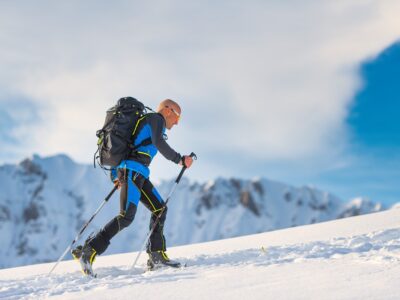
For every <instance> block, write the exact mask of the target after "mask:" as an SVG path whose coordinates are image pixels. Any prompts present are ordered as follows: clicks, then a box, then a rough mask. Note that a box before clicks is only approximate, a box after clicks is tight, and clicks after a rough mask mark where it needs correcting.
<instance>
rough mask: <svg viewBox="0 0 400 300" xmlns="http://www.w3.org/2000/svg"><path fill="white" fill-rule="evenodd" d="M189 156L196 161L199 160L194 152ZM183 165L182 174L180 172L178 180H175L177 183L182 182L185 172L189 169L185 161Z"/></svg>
mask: <svg viewBox="0 0 400 300" xmlns="http://www.w3.org/2000/svg"><path fill="white" fill-rule="evenodd" d="M189 156H190V157H191V158H193V159H194V160H197V156H196V154H194V152H192V153H190V155H189ZM182 163H183V167H182V170H181V172H180V173H179V175H178V178H176V180H175V182H176V183H179V181H181V178H182V176H183V173H185V171H186V169H187V167H186V166H185V161H182Z"/></svg>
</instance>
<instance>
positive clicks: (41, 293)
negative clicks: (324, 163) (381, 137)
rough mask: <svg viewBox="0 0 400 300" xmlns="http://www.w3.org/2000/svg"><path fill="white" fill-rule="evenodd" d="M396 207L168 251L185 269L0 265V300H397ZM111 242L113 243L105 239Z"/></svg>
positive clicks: (123, 259) (113, 260)
mask: <svg viewBox="0 0 400 300" xmlns="http://www.w3.org/2000/svg"><path fill="white" fill-rule="evenodd" d="M399 220H400V209H392V210H389V211H384V212H379V213H373V214H369V215H363V216H358V217H351V218H346V219H340V220H335V221H329V222H325V223H320V224H314V225H306V226H301V227H296V228H290V229H283V230H277V231H273V232H267V233H260V234H254V235H248V236H243V237H237V238H231V239H225V240H219V241H212V242H206V243H200V244H194V245H187V246H179V247H173V248H170V249H169V251H168V252H169V255H170V257H171V258H174V259H178V260H181V261H183V262H186V263H187V265H188V266H187V267H186V268H182V269H164V270H158V271H154V272H144V268H145V263H146V257H145V256H146V255H142V257H141V259H140V260H139V264H138V267H137V268H136V269H135V270H134V271H130V270H129V266H130V265H131V264H132V262H133V260H134V259H135V257H136V254H137V253H136V252H135V253H125V254H117V255H109V256H102V257H98V258H97V260H96V262H95V265H94V267H95V271H96V272H97V274H98V278H96V279H90V278H87V277H83V276H82V274H81V273H80V271H79V270H78V269H79V268H78V264H77V263H76V262H74V261H64V262H62V263H61V264H60V265H59V266H58V268H57V269H56V270H55V272H54V274H52V275H51V276H50V277H49V276H48V275H47V273H48V272H49V270H50V268H51V267H52V264H50V263H48V264H39V265H32V266H25V267H18V268H13V269H3V270H0V298H1V299H47V298H50V299H192V300H197V299H202V300H203V299H229V300H235V299H243V298H248V299H399V298H400V287H399V284H398V282H399V280H400V226H399ZM111 247H112V245H111Z"/></svg>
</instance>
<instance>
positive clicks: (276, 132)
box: [0, 1, 400, 173]
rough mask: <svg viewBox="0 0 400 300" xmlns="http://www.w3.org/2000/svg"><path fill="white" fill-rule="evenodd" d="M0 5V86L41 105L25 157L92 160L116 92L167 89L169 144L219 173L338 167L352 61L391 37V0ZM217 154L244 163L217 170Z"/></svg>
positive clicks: (156, 94) (149, 96) (153, 96)
mask: <svg viewBox="0 0 400 300" xmlns="http://www.w3.org/2000/svg"><path fill="white" fill-rule="evenodd" d="M0 8H1V9H0V11H1V12H0V20H1V21H0V28H1V32H0V43H1V45H2V48H1V49H0V64H1V65H2V66H4V67H3V68H2V70H1V71H0V84H1V86H3V87H4V86H7V89H8V90H9V91H10V92H15V93H20V94H22V95H24V96H25V97H27V98H30V99H32V101H34V102H35V103H36V104H37V105H39V106H41V107H43V109H42V110H40V112H39V114H40V118H41V119H42V120H45V122H42V123H41V125H40V126H38V128H36V130H35V132H33V133H32V134H33V135H35V140H36V144H35V145H33V146H32V148H31V150H32V151H37V152H39V153H41V154H50V153H56V152H66V153H68V154H70V155H72V156H73V157H74V158H75V159H78V160H79V161H89V159H90V157H91V153H92V152H93V151H94V147H95V146H94V145H95V140H96V139H95V136H94V133H95V131H96V130H97V129H98V128H99V127H100V126H101V124H102V122H103V118H104V112H105V110H106V108H108V107H109V106H111V105H112V104H113V102H114V101H116V100H117V99H118V98H119V97H121V96H125V95H133V96H136V97H138V98H139V99H142V100H143V101H145V102H146V104H148V105H151V106H153V107H155V106H156V104H157V102H158V101H159V100H162V99H164V98H166V97H170V98H172V99H176V100H178V101H180V102H181V104H182V107H183V115H182V126H181V127H177V128H176V130H175V129H174V132H173V133H171V140H170V141H171V143H173V145H176V147H177V149H181V151H183V152H184V151H187V152H190V151H191V150H192V149H196V151H197V152H199V153H201V154H202V157H204V158H206V160H207V161H209V162H210V168H212V165H213V164H214V165H215V166H218V165H219V167H218V170H220V172H225V171H224V170H226V172H227V173H229V172H231V173H232V172H235V171H234V170H235V168H237V167H238V166H240V168H245V167H246V163H245V162H252V161H259V162H263V163H265V164H268V163H274V162H285V163H288V162H293V163H299V162H300V163H301V164H305V165H308V166H310V165H311V166H315V167H316V168H320V167H321V166H324V167H326V168H331V167H334V165H341V164H345V163H346V161H347V159H348V158H346V157H345V156H344V153H346V151H347V147H348V146H349V137H348V128H347V127H346V123H345V119H346V116H347V114H348V110H349V107H350V105H351V101H352V97H353V95H354V94H355V92H356V91H357V89H359V88H360V86H361V84H362V82H361V81H360V78H359V75H358V73H357V72H358V66H359V64H360V63H361V62H362V61H364V60H366V59H367V58H371V57H373V56H374V55H377V54H378V53H379V52H380V51H381V50H382V49H384V48H385V47H387V46H388V45H389V44H391V43H393V42H394V41H395V40H396V39H397V38H398V37H399V35H400V19H398V16H397V14H396V12H398V11H399V9H400V3H399V2H398V1H379V2H378V1H346V2H343V1H342V2H337V1H335V2H332V1H329V2H328V1H326V2H325V1H324V2H316V1H301V2H300V1H297V2H293V1H292V2H290V3H289V2H282V1H250V2H246V3H245V4H244V3H241V2H239V1H219V2H217V3H216V2H213V1H209V2H201V3H193V2H187V1H167V2H165V1H158V2H157V3H154V2H152V3H151V4H143V3H140V4H139V3H135V2H131V1H119V2H117V3H113V4H109V3H108V2H107V1H85V2H81V1H68V3H65V2H64V3H54V2H52V1H38V2H35V4H31V3H29V2H25V3H23V2H19V3H11V2H9V3H2V4H0ZM20 126H21V128H24V126H25V128H26V129H27V126H28V125H23V124H21V125H20ZM43 136H46V137H47V138H46V139H43V138H42V137H43ZM221 156H227V158H229V159H228V161H232V160H233V159H237V158H242V157H243V159H241V160H242V162H238V164H237V165H236V164H231V165H232V166H227V165H223V166H222V165H221V163H220V161H221V159H220V158H221ZM332 162H334V163H332ZM229 170H230V171H229ZM159 171H160V172H162V170H159ZM216 172H218V171H216Z"/></svg>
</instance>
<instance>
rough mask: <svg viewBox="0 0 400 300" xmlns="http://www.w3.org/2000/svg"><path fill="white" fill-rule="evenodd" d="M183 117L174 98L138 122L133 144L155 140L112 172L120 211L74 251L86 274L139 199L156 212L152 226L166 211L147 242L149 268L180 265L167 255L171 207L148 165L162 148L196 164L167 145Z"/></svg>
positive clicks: (166, 153) (131, 214)
mask: <svg viewBox="0 0 400 300" xmlns="http://www.w3.org/2000/svg"><path fill="white" fill-rule="evenodd" d="M180 116H181V108H180V106H179V105H178V104H177V103H176V102H174V101H173V100H171V99H166V100H164V101H162V102H161V103H160V104H159V106H158V109H157V113H149V114H146V115H144V116H143V117H142V118H140V119H139V121H138V122H137V124H136V126H135V128H134V132H133V137H134V138H133V146H135V145H139V144H141V143H142V142H143V141H144V140H146V139H149V138H150V139H151V143H150V144H148V143H146V145H144V146H140V147H139V148H137V149H136V150H135V152H134V153H132V155H131V156H130V157H129V158H128V159H127V160H123V161H122V162H121V163H120V164H119V166H117V167H116V168H115V169H113V170H112V171H111V179H112V180H113V182H114V184H115V185H117V186H118V188H119V189H120V190H121V191H120V214H119V215H118V216H116V217H114V218H113V219H112V220H110V221H109V222H108V223H107V224H106V225H105V226H104V227H103V228H102V229H101V230H100V231H99V232H98V233H97V234H96V235H95V236H89V237H88V238H87V240H86V241H85V243H84V245H83V247H82V246H78V247H77V248H76V249H74V250H73V251H72V255H73V256H74V258H76V259H79V260H80V263H81V265H82V268H83V270H84V272H85V273H86V274H88V275H92V274H93V272H92V264H93V262H94V259H95V257H96V255H100V254H102V253H104V251H105V250H106V249H107V247H108V246H109V244H110V241H111V239H112V238H113V237H114V236H115V235H116V234H117V233H118V232H120V231H121V230H122V229H124V228H125V227H128V226H129V225H130V224H131V223H132V221H133V219H134V217H135V214H136V210H137V206H138V203H139V201H140V202H142V203H143V204H144V205H145V206H146V207H147V209H149V210H150V211H151V212H152V216H151V220H150V228H151V227H152V225H153V222H154V221H155V220H156V218H157V215H158V214H159V213H160V212H161V211H162V215H161V216H160V218H159V221H158V223H157V226H156V227H155V230H154V231H153V233H152V235H151V236H150V239H149V243H148V245H147V253H148V254H149V260H148V262H147V264H148V266H149V268H150V269H152V268H154V267H156V266H159V265H167V266H172V267H179V266H180V264H179V263H178V262H174V261H171V260H170V259H169V258H168V256H167V254H166V243H165V237H164V235H163V228H164V222H165V218H166V213H167V208H165V209H164V210H162V208H163V207H164V200H163V199H162V197H161V196H160V194H159V193H158V192H157V190H156V189H155V188H154V186H153V184H152V183H151V182H150V180H149V174H150V171H149V168H148V167H149V165H150V163H151V161H152V159H153V158H154V156H155V155H156V154H157V152H158V151H160V152H161V154H162V155H163V156H164V157H165V158H166V159H168V160H171V161H173V162H175V163H177V164H180V165H185V166H186V167H187V168H190V166H191V165H192V163H193V159H192V158H191V157H190V156H188V155H185V156H181V155H180V154H179V153H178V152H176V151H175V150H173V149H172V148H171V147H170V146H169V145H168V144H167V142H166V141H165V138H164V136H165V129H168V130H170V129H171V128H172V127H173V126H174V125H177V124H178V122H179V119H180Z"/></svg>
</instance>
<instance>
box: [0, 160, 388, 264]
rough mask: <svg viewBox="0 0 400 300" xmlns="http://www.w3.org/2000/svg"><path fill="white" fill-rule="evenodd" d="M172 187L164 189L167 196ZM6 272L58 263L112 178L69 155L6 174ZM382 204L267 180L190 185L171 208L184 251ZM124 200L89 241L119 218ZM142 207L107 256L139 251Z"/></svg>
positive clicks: (99, 220) (2, 175)
mask: <svg viewBox="0 0 400 300" xmlns="http://www.w3.org/2000/svg"><path fill="white" fill-rule="evenodd" d="M171 184H172V181H171V182H162V183H161V184H160V185H159V186H158V188H159V191H160V193H161V194H162V195H164V196H165V195H167V194H168V192H169V189H170V188H171ZM0 186H1V191H2V192H1V194H0V237H1V243H2V247H0V268H4V267H12V266H19V265H24V264H32V263H39V262H47V261H53V260H55V259H57V258H58V257H59V255H60V254H61V253H62V252H63V250H64V249H65V248H66V247H67V246H68V245H69V243H70V242H71V241H72V239H73V238H74V237H75V235H76V233H77V232H78V231H79V229H80V228H81V226H82V225H83V224H84V222H85V221H86V220H87V219H88V218H89V217H90V216H91V215H92V214H93V212H94V211H95V210H96V209H97V207H98V206H99V205H100V204H101V202H102V200H103V199H104V197H105V196H106V195H107V194H108V192H109V190H110V189H111V188H112V185H111V183H110V180H109V178H108V175H107V174H105V173H104V171H103V170H101V169H99V168H97V169H94V168H93V166H91V165H81V164H77V163H75V162H73V161H72V160H71V159H70V158H68V157H67V156H65V155H57V156H52V157H45V158H41V157H39V156H37V155H35V156H33V157H32V158H30V159H25V160H24V161H22V162H21V163H19V164H18V165H3V166H1V167H0ZM382 209H383V207H382V205H381V204H379V203H373V202H370V201H367V200H365V199H355V200H352V201H350V202H348V203H345V202H343V201H341V200H340V199H338V198H337V197H335V196H334V195H332V194H330V193H327V192H322V191H319V190H317V189H315V188H311V187H301V188H296V187H292V186H289V185H285V184H283V183H278V182H274V181H270V180H266V179H254V180H241V179H233V178H231V179H223V178H219V179H216V180H214V181H210V182H207V183H197V182H190V181H189V180H188V179H187V178H183V179H182V181H181V183H180V184H179V186H178V188H177V190H176V192H175V194H174V196H173V199H172V200H171V201H170V204H169V210H168V218H167V222H166V227H165V233H166V237H167V243H168V245H169V246H172V245H183V244H189V243H196V242H204V241H211V240H217V239H222V238H229V237H236V236H241V235H247V234H253V233H259V232H265V231H270V230H274V229H280V228H286V227H293V226H298V225H304V224H311V223H317V222H322V221H328V220H333V219H337V218H343V217H349V216H354V215H360V214H365V213H370V212H376V211H379V210H382ZM118 210H119V201H118V195H117V193H116V194H115V195H114V196H113V197H112V198H111V200H110V201H109V202H108V203H107V205H106V206H105V207H104V208H103V210H102V211H101V212H100V214H99V215H98V216H97V217H96V219H95V220H94V222H93V224H91V226H90V227H89V228H88V230H87V232H86V234H89V233H90V232H93V231H96V230H98V229H99V228H100V227H101V226H103V225H104V224H105V223H106V222H107V221H108V220H109V219H110V218H112V217H113V216H114V215H116V214H118ZM148 221H149V213H148V212H147V211H146V209H145V208H144V207H143V206H140V208H139V210H138V213H137V215H136V218H135V221H134V223H133V224H132V225H131V226H130V227H128V228H127V229H125V230H124V232H122V233H121V234H119V235H118V236H117V237H116V238H115V239H114V240H113V241H112V245H111V246H110V248H109V250H108V252H107V254H112V253H119V252H127V251H132V250H137V249H139V247H140V246H141V244H142V242H143V239H144V237H145V235H146V233H147V230H148Z"/></svg>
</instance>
